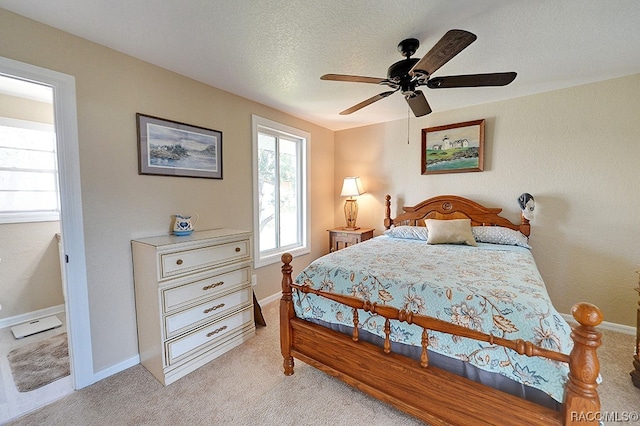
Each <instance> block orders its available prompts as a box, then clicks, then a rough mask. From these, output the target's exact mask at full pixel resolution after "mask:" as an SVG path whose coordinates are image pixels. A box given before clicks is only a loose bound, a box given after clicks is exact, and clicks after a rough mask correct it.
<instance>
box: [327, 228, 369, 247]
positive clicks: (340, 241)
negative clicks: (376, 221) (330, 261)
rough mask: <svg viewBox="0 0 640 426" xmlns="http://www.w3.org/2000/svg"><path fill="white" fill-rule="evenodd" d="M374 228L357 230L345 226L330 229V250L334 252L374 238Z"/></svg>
mask: <svg viewBox="0 0 640 426" xmlns="http://www.w3.org/2000/svg"><path fill="white" fill-rule="evenodd" d="M373 231H374V228H360V229H356V230H355V231H352V230H347V229H343V228H333V229H329V251H331V252H334V251H337V250H340V249H343V248H345V247H348V246H352V245H354V244H358V243H361V242H363V241H366V240H368V239H370V238H373Z"/></svg>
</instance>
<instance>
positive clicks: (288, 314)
mask: <svg viewBox="0 0 640 426" xmlns="http://www.w3.org/2000/svg"><path fill="white" fill-rule="evenodd" d="M281 259H282V299H280V352H281V353H282V357H283V358H284V360H283V362H282V365H283V366H284V374H285V376H290V375H292V374H293V357H292V356H291V335H292V332H291V322H290V321H291V318H293V317H294V315H295V312H294V310H293V299H292V296H291V294H292V292H291V283H292V282H293V281H292V279H291V273H292V272H293V267H292V266H291V261H292V260H293V256H292V255H291V254H290V253H285V254H283V255H282V258H281Z"/></svg>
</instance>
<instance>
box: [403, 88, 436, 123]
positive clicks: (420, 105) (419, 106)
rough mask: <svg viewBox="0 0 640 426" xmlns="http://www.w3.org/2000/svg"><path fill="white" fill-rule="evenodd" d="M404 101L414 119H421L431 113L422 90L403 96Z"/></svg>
mask: <svg viewBox="0 0 640 426" xmlns="http://www.w3.org/2000/svg"><path fill="white" fill-rule="evenodd" d="M405 99H406V100H407V103H408V104H409V108H411V111H413V114H414V115H415V116H416V117H422V116H423V115H427V114H429V113H431V107H430V106H429V102H427V98H425V96H424V93H422V90H416V91H414V92H413V94H411V95H407V96H405Z"/></svg>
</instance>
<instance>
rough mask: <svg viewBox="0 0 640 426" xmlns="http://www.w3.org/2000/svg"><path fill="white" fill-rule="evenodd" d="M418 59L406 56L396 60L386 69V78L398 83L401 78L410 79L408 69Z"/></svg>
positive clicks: (409, 69)
mask: <svg viewBox="0 0 640 426" xmlns="http://www.w3.org/2000/svg"><path fill="white" fill-rule="evenodd" d="M419 60H420V59H419V58H407V59H403V60H402V61H398V62H396V63H395V64H393V65H391V66H390V67H389V69H388V70H387V79H389V80H392V81H395V82H397V83H400V82H402V81H403V80H411V76H410V75H409V71H411V68H413V66H414V65H415V64H416V63H417V62H418V61H419Z"/></svg>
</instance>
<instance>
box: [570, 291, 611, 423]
mask: <svg viewBox="0 0 640 426" xmlns="http://www.w3.org/2000/svg"><path fill="white" fill-rule="evenodd" d="M571 314H572V315H573V318H574V319H575V320H576V321H578V323H579V325H578V326H576V327H574V328H573V331H572V332H571V338H572V339H573V342H574V345H573V349H572V350H571V354H570V355H569V359H570V361H569V380H568V382H567V387H566V391H565V400H564V406H563V408H564V424H565V425H573V424H580V425H585V424H593V425H597V424H599V422H598V419H599V418H600V415H599V413H600V398H599V397H598V392H597V390H596V389H597V387H598V384H597V383H596V380H597V379H598V375H599V373H600V363H599V361H598V357H597V355H596V350H597V349H598V347H599V346H600V345H601V344H602V340H601V337H602V334H600V332H599V331H598V330H596V329H595V327H596V326H597V325H598V324H600V323H601V322H602V320H603V319H604V316H603V315H602V312H601V311H600V309H598V307H597V306H595V305H592V304H591V303H577V304H575V305H573V307H572V308H571Z"/></svg>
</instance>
